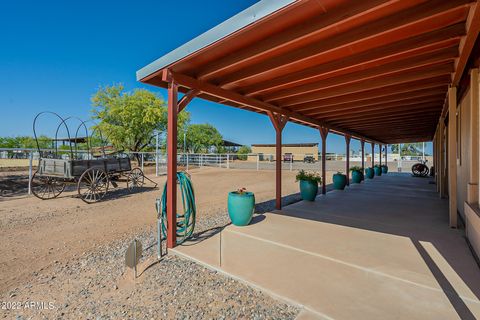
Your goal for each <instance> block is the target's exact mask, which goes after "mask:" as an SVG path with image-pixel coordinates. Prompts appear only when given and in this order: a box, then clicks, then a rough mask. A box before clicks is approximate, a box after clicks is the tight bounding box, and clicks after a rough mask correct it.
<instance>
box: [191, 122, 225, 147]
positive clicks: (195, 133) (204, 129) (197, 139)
mask: <svg viewBox="0 0 480 320" xmlns="http://www.w3.org/2000/svg"><path fill="white" fill-rule="evenodd" d="M222 143H223V138H222V135H221V134H220V132H218V130H217V128H215V127H214V126H212V125H211V124H208V123H205V124H192V125H189V126H188V127H187V149H188V151H189V152H193V153H198V152H208V149H209V148H210V147H215V148H216V150H217V151H218V148H219V147H220V146H221V145H222Z"/></svg>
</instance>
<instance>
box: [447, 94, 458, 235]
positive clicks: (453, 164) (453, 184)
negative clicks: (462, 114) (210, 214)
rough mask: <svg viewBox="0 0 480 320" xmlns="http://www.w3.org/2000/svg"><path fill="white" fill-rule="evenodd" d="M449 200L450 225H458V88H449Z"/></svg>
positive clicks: (452, 226)
mask: <svg viewBox="0 0 480 320" xmlns="http://www.w3.org/2000/svg"><path fill="white" fill-rule="evenodd" d="M448 202H449V216H450V227H451V228H456V227H457V88H456V87H450V88H449V89H448Z"/></svg>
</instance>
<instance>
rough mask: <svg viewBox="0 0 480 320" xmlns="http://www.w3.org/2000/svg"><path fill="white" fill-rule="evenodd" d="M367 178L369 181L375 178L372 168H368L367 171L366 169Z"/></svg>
mask: <svg viewBox="0 0 480 320" xmlns="http://www.w3.org/2000/svg"><path fill="white" fill-rule="evenodd" d="M365 176H366V177H367V178H368V179H373V177H374V176H375V172H374V171H373V169H372V168H366V169H365Z"/></svg>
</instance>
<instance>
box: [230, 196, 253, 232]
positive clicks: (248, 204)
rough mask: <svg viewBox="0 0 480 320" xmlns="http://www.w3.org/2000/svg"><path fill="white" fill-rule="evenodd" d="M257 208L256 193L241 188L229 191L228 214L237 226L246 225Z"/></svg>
mask: <svg viewBox="0 0 480 320" xmlns="http://www.w3.org/2000/svg"><path fill="white" fill-rule="evenodd" d="M254 210H255V195H254V194H253V192H248V191H247V189H245V188H241V189H238V190H237V191H232V192H229V193H228V215H229V217H230V220H231V221H232V223H233V224H234V225H236V226H246V225H248V224H249V223H250V221H251V220H252V216H253V212H254Z"/></svg>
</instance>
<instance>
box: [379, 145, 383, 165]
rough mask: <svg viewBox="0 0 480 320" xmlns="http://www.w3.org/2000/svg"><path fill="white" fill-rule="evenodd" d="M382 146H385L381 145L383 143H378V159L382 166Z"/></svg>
mask: <svg viewBox="0 0 480 320" xmlns="http://www.w3.org/2000/svg"><path fill="white" fill-rule="evenodd" d="M382 147H383V145H381V144H379V145H378V150H379V154H378V161H379V162H378V164H379V165H380V166H382Z"/></svg>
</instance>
